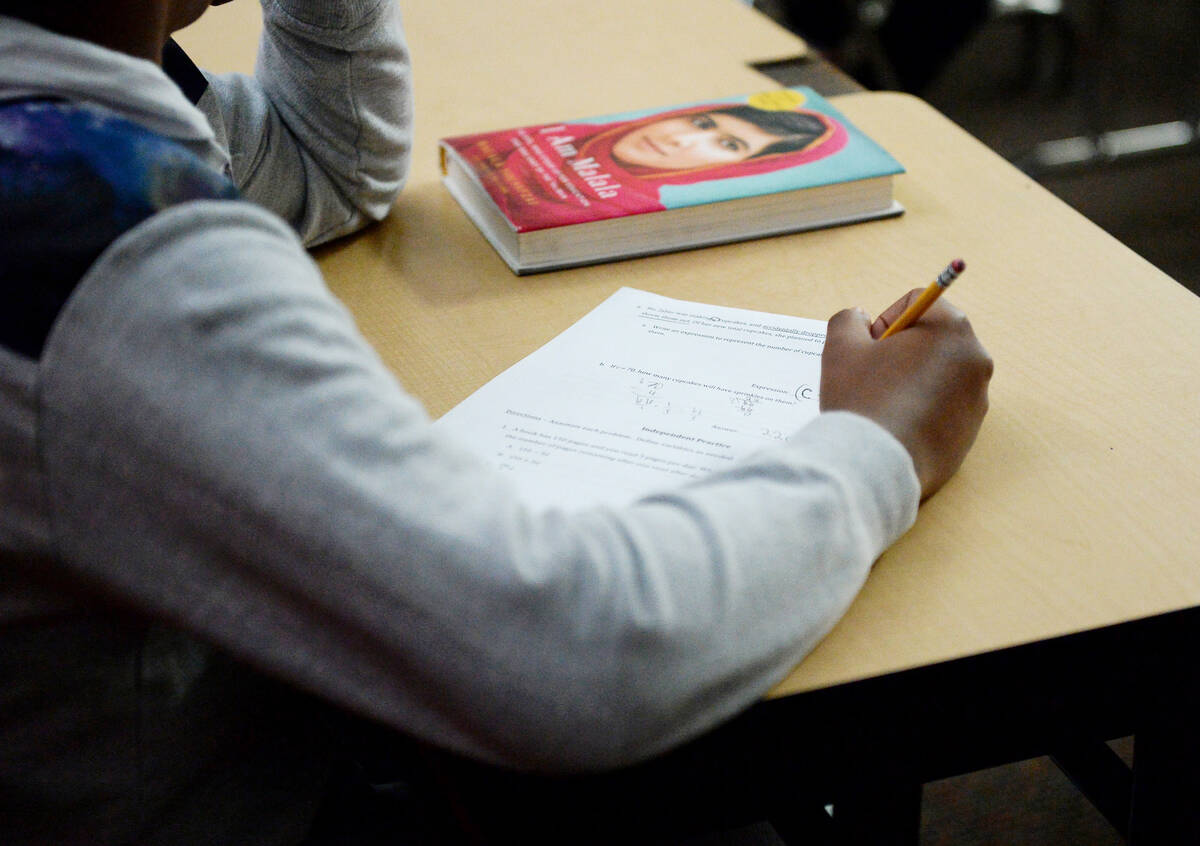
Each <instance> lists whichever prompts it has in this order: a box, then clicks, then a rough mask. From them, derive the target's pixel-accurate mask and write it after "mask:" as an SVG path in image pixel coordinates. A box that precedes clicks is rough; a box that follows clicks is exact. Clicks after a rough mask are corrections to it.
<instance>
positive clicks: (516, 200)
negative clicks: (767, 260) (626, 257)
mask: <svg viewBox="0 0 1200 846" xmlns="http://www.w3.org/2000/svg"><path fill="white" fill-rule="evenodd" d="M441 145H442V148H443V155H444V154H445V151H446V150H452V151H453V153H454V154H457V156H458V157H459V159H460V160H461V161H462V162H463V164H464V165H465V166H466V167H467V169H468V170H469V172H470V173H471V174H472V176H473V178H474V179H475V180H476V181H478V182H479V183H480V185H482V187H483V188H484V189H485V190H486V191H487V193H488V195H489V196H490V197H491V198H492V200H493V201H494V202H495V204H496V206H497V207H498V208H499V209H500V211H501V212H502V213H503V214H504V216H505V217H506V218H507V219H508V221H509V223H510V224H511V225H512V226H513V228H514V229H515V230H516V231H517V232H528V231H532V230H537V229H545V228H548V227H554V226H565V225H570V224H577V223H587V222H590V221H594V220H604V219H607V218H613V217H623V216H626V215H633V214H644V213H648V212H655V211H662V210H665V209H669V208H679V207H683V206H691V205H699V204H702V203H711V202H719V201H722V200H729V199H736V198H739V197H746V196H755V195H760V194H768V193H774V192H777V191H790V190H795V189H798V188H807V187H815V186H818V185H826V184H830V183H834V182H842V181H849V180H854V179H862V178H868V177H874V176H881V175H885V174H894V173H900V172H902V171H903V168H902V167H901V166H900V164H899V163H898V162H896V161H895V159H893V158H892V157H891V156H890V155H889V154H888V153H887V152H886V151H884V150H883V149H882V148H881V147H879V145H878V144H876V143H875V142H874V141H872V140H871V139H870V138H868V137H867V136H866V135H864V134H863V133H862V132H861V131H860V130H858V129H857V128H855V127H854V126H853V125H852V124H850V123H849V121H847V120H846V119H845V118H844V117H843V116H842V115H841V114H840V113H839V112H838V111H837V110H836V109H834V108H833V107H832V106H831V105H830V104H829V103H828V102H827V101H826V100H825V99H824V98H822V97H821V96H820V95H818V94H817V93H816V92H814V91H812V90H811V89H808V88H794V89H781V90H777V91H769V92H764V93H761V94H755V95H751V96H748V97H741V98H730V99H725V100H716V101H710V102H704V103H694V104H689V105H685V106H675V107H670V108H666V109H658V110H650V111H644V112H634V113H626V114H620V115H610V116H607V117H602V118H592V119H585V120H579V121H573V122H570V123H550V124H541V125H536V126H525V127H517V128H513V129H504V130H498V131H492V132H484V133H478V134H473V135H461V136H456V137H452V138H444V139H442V141H441Z"/></svg>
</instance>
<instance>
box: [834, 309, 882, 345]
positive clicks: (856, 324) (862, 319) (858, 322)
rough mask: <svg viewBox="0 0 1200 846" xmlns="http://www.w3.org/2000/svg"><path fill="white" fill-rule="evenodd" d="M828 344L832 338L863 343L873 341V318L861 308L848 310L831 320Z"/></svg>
mask: <svg viewBox="0 0 1200 846" xmlns="http://www.w3.org/2000/svg"><path fill="white" fill-rule="evenodd" d="M825 331H826V336H825V337H826V342H827V343H828V340H829V339H830V338H831V337H832V338H835V339H836V340H838V341H843V342H848V343H856V342H857V343H861V342H863V341H869V340H870V339H871V316H870V315H869V314H867V312H866V311H865V310H864V309H861V308H846V309H842V310H841V311H839V312H838V313H837V314H835V315H834V316H833V317H831V318H829V325H828V326H827V328H826V330H825Z"/></svg>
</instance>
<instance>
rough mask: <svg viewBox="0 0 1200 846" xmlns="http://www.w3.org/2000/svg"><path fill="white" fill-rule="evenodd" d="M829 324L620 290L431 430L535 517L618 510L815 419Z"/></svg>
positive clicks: (775, 440)
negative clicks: (508, 481) (478, 459)
mask: <svg viewBox="0 0 1200 846" xmlns="http://www.w3.org/2000/svg"><path fill="white" fill-rule="evenodd" d="M824 344H825V321H823V320H809V319H805V318H800V317H787V316H784V315H778V314H768V313H765V312H757V311H746V310H743V309H736V308H725V307H721V306H711V305H702V304H700V303H692V302H685V301H682V300H674V299H670V298H668V297H662V296H659V295H657V294H651V293H648V292H646V291H639V290H635V289H633V288H622V289H621V290H619V291H617V292H616V293H615V294H613V295H612V296H611V297H609V298H608V299H607V300H605V301H604V302H603V303H601V304H600V305H599V306H597V307H596V308H595V309H593V310H592V311H591V312H589V313H588V314H587V315H585V316H584V317H583V318H582V319H581V320H579V322H577V323H575V324H574V325H573V326H571V327H570V328H569V329H567V330H566V331H565V332H563V333H562V334H561V335H559V336H558V337H556V338H554V339H553V340H552V341H550V342H549V343H548V344H546V345H545V346H543V347H542V348H541V349H539V350H537V351H536V352H534V353H533V354H532V355H529V356H528V357H526V358H525V359H523V360H522V361H520V362H518V363H517V364H515V365H513V366H512V367H510V368H509V369H508V370H506V371H504V372H503V373H501V374H500V375H499V376H497V377H496V378H495V379H493V380H491V381H490V382H488V383H487V384H486V385H484V386H483V387H482V388H480V389H479V390H478V391H476V392H475V393H474V394H472V395H471V396H470V397H468V398H467V399H466V400H464V401H463V402H462V403H460V404H459V405H458V406H456V407H455V408H453V409H451V410H450V411H449V412H448V413H447V414H446V415H445V416H443V417H442V418H441V419H440V420H438V421H437V423H436V424H435V425H436V426H438V427H439V428H441V429H443V430H445V431H446V432H448V433H449V434H451V435H453V436H455V437H456V439H457V440H459V441H460V442H461V443H464V444H471V445H474V447H475V448H476V450H477V451H478V452H479V453H480V454H481V455H482V456H484V457H486V458H487V459H488V460H490V461H491V462H493V463H494V464H495V465H496V467H498V468H500V470H502V471H503V472H505V473H508V474H510V475H511V476H512V478H513V480H514V481H515V482H516V485H517V487H518V489H519V491H520V493H521V495H522V496H524V497H525V498H526V500H527V501H528V502H529V503H530V504H531V505H533V506H535V507H563V508H575V507H581V506H588V505H595V504H610V505H622V504H626V503H629V502H632V501H633V500H635V499H637V498H639V497H641V496H643V495H645V494H648V493H653V492H655V491H661V490H666V489H670V488H675V487H678V486H679V485H680V484H681V483H683V482H686V481H687V480H689V479H696V478H699V477H701V476H704V475H707V474H708V473H711V472H712V471H715V470H721V469H723V468H726V467H729V466H730V465H732V464H733V462H734V461H735V460H736V459H737V458H740V457H742V456H744V455H747V454H749V453H752V452H754V451H756V450H759V449H761V448H763V447H766V446H768V445H771V444H774V443H778V442H780V441H783V440H785V439H786V438H787V437H788V436H790V435H791V434H792V433H794V432H795V431H796V430H797V429H799V428H800V427H802V426H803V425H804V424H805V423H806V422H807V421H809V420H811V419H812V418H813V417H815V416H816V414H817V410H818V404H817V402H818V396H817V388H818V385H819V384H820V374H821V350H822V348H823V347H824Z"/></svg>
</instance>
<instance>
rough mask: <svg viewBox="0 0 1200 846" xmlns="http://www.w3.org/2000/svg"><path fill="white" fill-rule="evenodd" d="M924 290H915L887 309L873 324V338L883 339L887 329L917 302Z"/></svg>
mask: <svg viewBox="0 0 1200 846" xmlns="http://www.w3.org/2000/svg"><path fill="white" fill-rule="evenodd" d="M922 290H923V289H921V288H913V289H912V290H911V291H909V292H908V293H907V294H905V295H904V296H903V297H901V298H900V299H898V300H896V302H894V303H892V304H891V305H890V306H888V307H887V308H885V309H884V310H883V313H882V314H880V315H879V317H877V318H875V322H874V323H872V324H871V337H872V338H876V339H877V338H879V337H881V336H882V335H883V333H884V332H886V331H887V328H888V327H889V326H891V325H892V324H893V323H895V322H896V320H897V319H898V318H899V317H900V315H902V314H903V313H904V310H905V309H907V308H908V307H909V306H910V305H912V304H913V303H914V302H916V300H917V298H918V297H920V296H921V292H922Z"/></svg>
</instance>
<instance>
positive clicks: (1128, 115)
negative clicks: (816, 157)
mask: <svg viewBox="0 0 1200 846" xmlns="http://www.w3.org/2000/svg"><path fill="white" fill-rule="evenodd" d="M754 6H755V7H756V8H757V9H759V11H761V12H762V13H763V14H766V15H768V16H770V17H772V18H774V19H776V20H777V21H779V22H780V23H782V24H783V25H785V26H787V27H788V28H790V29H792V30H794V31H796V32H797V33H799V34H800V35H802V36H803V37H804V38H805V39H806V40H808V42H809V44H810V45H811V46H812V47H813V48H814V49H815V51H816V52H818V53H819V55H820V56H821V57H822V58H824V59H827V60H828V61H829V62H831V63H832V64H834V65H836V66H837V67H838V68H840V69H841V70H842V71H844V72H845V74H846V75H847V76H848V77H850V78H851V79H852V80H853V82H854V83H857V84H858V85H861V86H863V87H865V88H868V89H872V90H874V89H891V90H903V91H909V92H911V93H914V94H917V95H918V96H920V97H922V98H923V99H925V100H927V101H929V102H930V103H932V104H933V105H934V106H936V107H937V108H938V109H939V110H940V111H942V112H943V113H944V114H946V115H947V116H949V117H950V118H952V119H953V120H954V121H956V122H957V123H958V124H960V125H961V126H962V127H964V128H965V129H967V130H968V131H969V132H971V133H972V134H973V135H975V136H976V137H977V138H979V139H980V140H982V141H983V142H984V143H986V144H987V145H988V146H990V147H991V148H992V149H994V150H996V151H997V152H998V153H1000V154H1001V155H1003V156H1005V157H1006V158H1008V159H1009V160H1010V161H1012V162H1013V163H1014V164H1016V165H1017V166H1018V167H1021V168H1022V169H1023V170H1025V171H1026V172H1027V173H1029V174H1030V175H1031V176H1033V177H1034V178H1035V179H1037V180H1038V181H1039V182H1040V183H1042V184H1043V185H1045V186H1046V187H1047V188H1048V189H1049V190H1051V191H1052V192H1053V193H1055V194H1056V195H1057V196H1059V197H1060V198H1062V199H1063V200H1064V201H1066V202H1067V203H1069V204H1070V205H1072V206H1073V207H1074V208H1076V209H1077V210H1078V211H1080V212H1081V213H1082V214H1084V215H1086V216H1087V217H1088V218H1090V219H1091V220H1093V221H1094V222H1095V223H1097V224H1099V225H1100V226H1101V227H1103V228H1104V229H1105V230H1107V231H1108V232H1109V233H1111V234H1112V235H1113V236H1114V237H1116V238H1117V239H1118V240H1120V241H1122V242H1123V243H1125V244H1126V245H1128V246H1129V247H1130V248H1132V249H1133V250H1134V251H1136V252H1137V253H1139V254H1140V255H1142V256H1143V257H1145V258H1146V259H1148V260H1149V261H1150V262H1152V263H1153V264H1155V265H1156V266H1158V267H1160V268H1161V269H1162V270H1164V271H1165V272H1166V273H1167V274H1169V275H1170V276H1172V277H1174V278H1175V279H1177V280H1178V281H1179V282H1181V283H1183V284H1184V285H1186V286H1188V287H1189V288H1190V289H1191V290H1192V291H1194V292H1197V293H1200V134H1198V121H1200V0H819V2H812V0H755V2H754ZM762 70H764V72H767V73H768V74H769V75H771V76H773V77H776V78H777V79H778V81H780V82H781V83H783V84H789V85H790V84H811V85H812V86H813V87H814V88H817V89H818V90H822V88H824V89H826V91H825V92H824V93H832V94H836V93H839V91H838V90H829V89H830V88H833V89H838V87H839V86H838V82H837V80H836V79H830V78H825V77H822V76H821V70H820V68H819V67H817V66H815V65H814V63H812V62H807V63H804V62H802V63H791V64H789V63H777V66H774V67H764V68H762ZM847 81H848V80H843V83H845V82H847Z"/></svg>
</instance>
